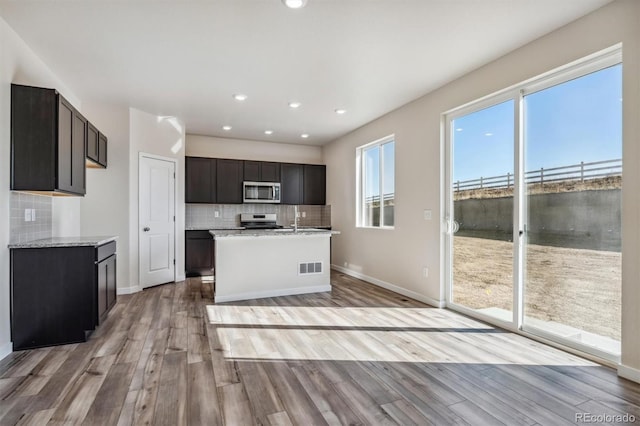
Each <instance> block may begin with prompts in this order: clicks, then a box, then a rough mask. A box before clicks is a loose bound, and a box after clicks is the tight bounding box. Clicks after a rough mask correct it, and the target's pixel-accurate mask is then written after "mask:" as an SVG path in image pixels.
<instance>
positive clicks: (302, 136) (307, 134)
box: [300, 133, 309, 139]
mask: <svg viewBox="0 0 640 426" xmlns="http://www.w3.org/2000/svg"><path fill="white" fill-rule="evenodd" d="M300 137H301V138H304V139H306V138H308V137H309V133H303V134H301V135H300Z"/></svg>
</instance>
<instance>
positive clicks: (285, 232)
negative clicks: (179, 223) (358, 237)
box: [209, 228, 340, 239]
mask: <svg viewBox="0 0 640 426" xmlns="http://www.w3.org/2000/svg"><path fill="white" fill-rule="evenodd" d="M209 233H210V234H211V235H213V238H214V239H215V238H227V237H293V236H308V235H315V236H318V235H322V236H329V237H330V236H332V235H338V234H340V232H339V231H330V230H328V229H318V228H298V230H297V231H294V230H293V228H282V229H242V230H239V229H238V230H210V231H209Z"/></svg>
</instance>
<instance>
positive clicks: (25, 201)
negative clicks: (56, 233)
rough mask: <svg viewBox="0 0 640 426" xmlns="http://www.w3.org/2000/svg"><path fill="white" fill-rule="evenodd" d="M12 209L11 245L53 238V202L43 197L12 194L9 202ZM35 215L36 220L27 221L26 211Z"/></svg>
mask: <svg viewBox="0 0 640 426" xmlns="http://www.w3.org/2000/svg"><path fill="white" fill-rule="evenodd" d="M9 205H10V209H11V213H10V215H11V230H10V235H9V242H10V243H25V242H27V241H33V240H39V239H41V238H51V234H52V229H53V200H52V199H51V197H47V196H43V195H33V194H25V193H21V192H12V193H11V197H10V200H9ZM26 209H29V210H30V211H29V213H30V214H29V218H30V219H33V218H32V217H31V212H34V213H35V219H34V220H30V221H26V220H25V210H26Z"/></svg>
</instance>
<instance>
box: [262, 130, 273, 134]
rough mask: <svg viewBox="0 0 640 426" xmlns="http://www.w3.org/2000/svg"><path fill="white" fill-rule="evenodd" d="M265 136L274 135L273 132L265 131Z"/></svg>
mask: <svg viewBox="0 0 640 426" xmlns="http://www.w3.org/2000/svg"><path fill="white" fill-rule="evenodd" d="M264 134H265V135H272V134H273V130H265V131H264Z"/></svg>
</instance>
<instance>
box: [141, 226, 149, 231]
mask: <svg viewBox="0 0 640 426" xmlns="http://www.w3.org/2000/svg"><path fill="white" fill-rule="evenodd" d="M142 230H143V231H144V232H149V231H151V228H149V227H148V226H145V227H144V228H142Z"/></svg>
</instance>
